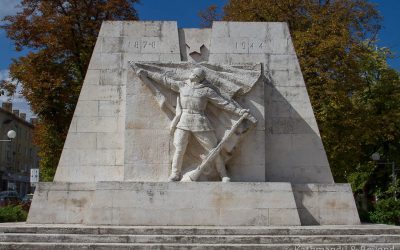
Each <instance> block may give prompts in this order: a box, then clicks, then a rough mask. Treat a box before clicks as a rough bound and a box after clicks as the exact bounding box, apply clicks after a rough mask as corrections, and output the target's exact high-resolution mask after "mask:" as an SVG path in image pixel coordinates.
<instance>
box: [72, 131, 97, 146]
mask: <svg viewBox="0 0 400 250" xmlns="http://www.w3.org/2000/svg"><path fill="white" fill-rule="evenodd" d="M95 147H96V133H71V134H69V135H68V136H67V138H66V140H65V144H64V148H66V149H67V148H71V149H93V148H95Z"/></svg>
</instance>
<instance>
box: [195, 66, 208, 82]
mask: <svg viewBox="0 0 400 250" xmlns="http://www.w3.org/2000/svg"><path fill="white" fill-rule="evenodd" d="M192 74H193V75H196V76H197V77H198V78H199V79H200V81H202V80H204V78H205V77H206V72H205V71H204V70H203V69H201V68H195V69H194V70H193V72H192Z"/></svg>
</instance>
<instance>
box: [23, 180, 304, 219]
mask: <svg viewBox="0 0 400 250" xmlns="http://www.w3.org/2000/svg"><path fill="white" fill-rule="evenodd" d="M28 222H29V223H83V224H93V225H229V226H238V225H242V226H245V225H253V226H257V225H258V226H269V225H301V223H300V218H299V215H298V212H297V208H296V203H295V199H294V196H293V191H292V186H291V184H290V183H262V182H247V183H244V182H232V183H221V182H194V183H171V182H158V183H156V182H152V183H150V182H98V183H97V184H95V185H89V184H76V183H40V184H39V186H38V188H37V190H36V192H35V197H34V199H33V203H32V206H31V211H30V213H29V217H28Z"/></svg>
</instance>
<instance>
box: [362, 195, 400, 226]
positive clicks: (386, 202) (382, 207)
mask: <svg viewBox="0 0 400 250" xmlns="http://www.w3.org/2000/svg"><path fill="white" fill-rule="evenodd" d="M369 215H370V219H371V221H372V222H374V223H383V224H395V225H400V200H395V199H394V198H387V199H382V200H379V201H378V202H377V203H376V205H375V209H374V211H372V212H370V213H369Z"/></svg>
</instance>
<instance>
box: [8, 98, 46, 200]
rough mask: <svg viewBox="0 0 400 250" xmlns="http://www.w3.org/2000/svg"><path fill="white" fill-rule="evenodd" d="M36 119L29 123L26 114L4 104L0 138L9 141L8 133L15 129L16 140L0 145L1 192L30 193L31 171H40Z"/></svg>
mask: <svg viewBox="0 0 400 250" xmlns="http://www.w3.org/2000/svg"><path fill="white" fill-rule="evenodd" d="M34 123H35V119H30V121H27V120H26V114H25V113H20V112H19V110H13V109H12V103H8V102H4V103H3V104H2V107H1V108H0V139H1V140H7V139H8V137H7V132H8V131H10V130H14V131H15V132H16V133H17V136H16V138H15V139H12V140H11V141H2V142H1V143H0V181H1V182H0V191H5V190H15V191H17V192H18V193H19V194H20V195H21V196H24V195H25V194H27V193H30V192H31V191H32V190H33V189H32V187H31V185H30V170H31V168H39V158H38V154H37V151H38V150H37V147H36V146H34V145H33V142H32V141H33V131H34Z"/></svg>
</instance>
